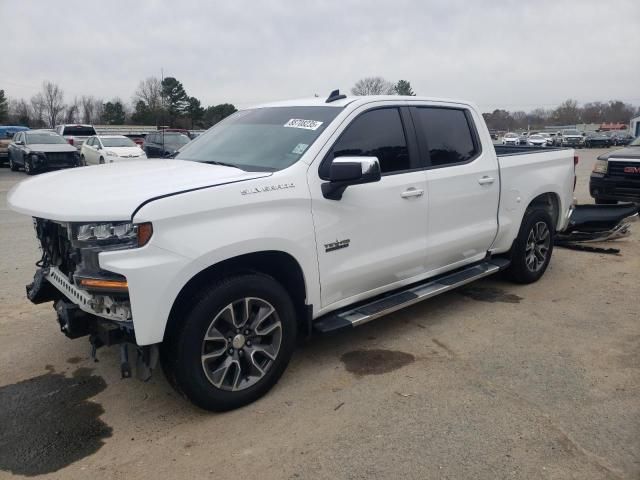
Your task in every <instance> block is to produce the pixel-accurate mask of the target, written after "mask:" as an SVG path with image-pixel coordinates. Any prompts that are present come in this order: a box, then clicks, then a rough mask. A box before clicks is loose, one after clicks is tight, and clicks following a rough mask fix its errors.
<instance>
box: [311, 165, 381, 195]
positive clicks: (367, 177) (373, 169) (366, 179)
mask: <svg viewBox="0 0 640 480" xmlns="http://www.w3.org/2000/svg"><path fill="white" fill-rule="evenodd" d="M380 177H381V173H380V162H378V159H377V158H376V157H338V158H334V159H333V161H332V162H331V167H330V168H329V181H328V182H327V183H323V184H322V187H321V188H322V195H323V196H324V198H327V199H329V200H340V199H341V198H342V194H343V193H344V191H345V190H346V189H347V187H348V186H350V185H360V184H363V183H373V182H378V181H380Z"/></svg>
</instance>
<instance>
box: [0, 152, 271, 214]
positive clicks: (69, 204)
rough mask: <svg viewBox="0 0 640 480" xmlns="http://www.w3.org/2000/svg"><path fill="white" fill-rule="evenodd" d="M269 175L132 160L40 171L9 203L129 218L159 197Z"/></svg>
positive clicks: (24, 208)
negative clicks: (148, 202) (141, 207)
mask: <svg viewBox="0 0 640 480" xmlns="http://www.w3.org/2000/svg"><path fill="white" fill-rule="evenodd" d="M270 175H271V173H270V172H245V171H243V170H240V169H238V168H233V167H224V166H219V165H209V164H204V163H198V162H190V161H186V160H134V161H130V162H123V163H110V164H106V165H96V166H93V167H80V168H74V169H70V170H60V171H57V172H51V173H45V174H42V175H38V176H37V177H34V178H31V179H28V180H23V181H22V182H20V183H19V184H17V185H16V186H15V187H13V188H12V189H11V190H10V191H9V194H8V195H7V202H8V204H9V207H10V208H11V209H13V210H15V211H17V212H20V213H24V214H26V215H30V216H32V217H39V218H46V219H49V220H58V221H63V222H83V221H112V220H128V219H130V218H131V217H132V215H133V213H134V211H135V210H136V209H137V208H138V207H139V206H140V205H141V204H142V203H144V202H146V201H148V200H151V199H154V198H157V197H165V196H168V195H174V194H178V193H183V192H186V191H190V190H196V189H201V188H208V187H214V186H216V185H222V184H226V183H235V182H243V181H246V180H251V179H254V178H261V177H268V176H270Z"/></svg>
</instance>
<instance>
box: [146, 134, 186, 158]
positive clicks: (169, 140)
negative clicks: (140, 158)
mask: <svg viewBox="0 0 640 480" xmlns="http://www.w3.org/2000/svg"><path fill="white" fill-rule="evenodd" d="M190 141H191V139H190V138H189V137H188V136H187V135H185V134H184V133H178V132H167V131H166V130H164V131H163V130H161V131H158V132H152V133H147V137H146V138H145V139H144V146H143V148H144V152H145V153H146V154H147V157H149V158H166V157H169V156H171V155H173V154H174V153H176V152H177V151H178V149H180V148H181V147H183V146H184V145H186V144H187V143H189V142H190Z"/></svg>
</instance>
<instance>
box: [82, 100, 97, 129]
mask: <svg viewBox="0 0 640 480" xmlns="http://www.w3.org/2000/svg"><path fill="white" fill-rule="evenodd" d="M80 106H81V107H82V121H83V122H84V123H89V124H91V123H93V113H94V99H93V97H92V96H90V95H89V96H87V95H83V96H82V97H80Z"/></svg>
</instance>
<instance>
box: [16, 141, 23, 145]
mask: <svg viewBox="0 0 640 480" xmlns="http://www.w3.org/2000/svg"><path fill="white" fill-rule="evenodd" d="M15 144H16V145H24V142H23V141H22V140H18V141H17V142H15Z"/></svg>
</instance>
